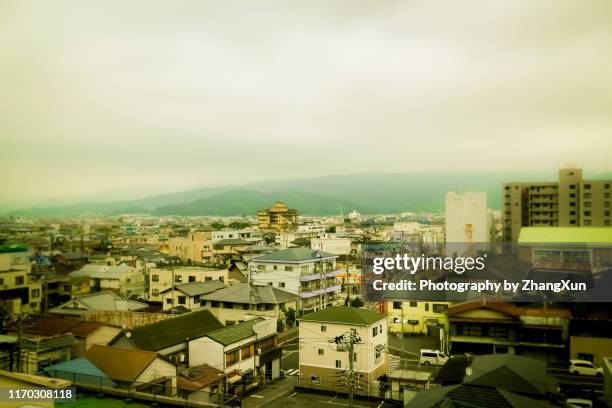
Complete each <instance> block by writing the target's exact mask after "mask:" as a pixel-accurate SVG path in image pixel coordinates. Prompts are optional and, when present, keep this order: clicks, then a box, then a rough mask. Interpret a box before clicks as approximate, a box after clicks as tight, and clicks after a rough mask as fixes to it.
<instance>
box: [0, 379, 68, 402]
mask: <svg viewBox="0 0 612 408" xmlns="http://www.w3.org/2000/svg"><path fill="white" fill-rule="evenodd" d="M70 385H71V383H70V381H67V380H61V379H57V378H47V377H43V376H39V375H32V374H23V373H14V372H9V371H4V370H0V386H2V387H3V388H4V389H13V390H37V389H41V388H43V389H52V390H53V389H57V390H60V389H65V388H68V387H70ZM26 406H27V407H44V408H53V407H54V406H55V402H54V401H53V400H39V401H36V403H35V404H34V403H24V402H23V401H19V402H3V403H2V407H7V408H13V407H15V408H16V407H26Z"/></svg>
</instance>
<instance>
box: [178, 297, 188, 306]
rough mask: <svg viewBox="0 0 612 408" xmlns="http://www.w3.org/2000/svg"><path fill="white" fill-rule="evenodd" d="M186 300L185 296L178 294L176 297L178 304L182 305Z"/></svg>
mask: <svg viewBox="0 0 612 408" xmlns="http://www.w3.org/2000/svg"><path fill="white" fill-rule="evenodd" d="M186 300H187V298H186V297H185V296H179V297H178V303H179V305H184V304H185V301H186Z"/></svg>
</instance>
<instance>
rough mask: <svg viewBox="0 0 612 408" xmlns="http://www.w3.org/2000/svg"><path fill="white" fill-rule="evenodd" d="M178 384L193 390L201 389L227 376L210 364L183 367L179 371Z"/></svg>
mask: <svg viewBox="0 0 612 408" xmlns="http://www.w3.org/2000/svg"><path fill="white" fill-rule="evenodd" d="M178 374H179V375H178V377H177V380H178V382H179V384H178V386H179V387H181V388H187V389H188V390H191V391H196V390H199V389H200V388H202V387H206V386H207V385H209V384H212V383H214V382H217V381H221V380H223V379H224V378H225V373H224V372H223V371H221V370H217V369H216V368H214V367H211V366H209V365H208V364H203V365H199V366H195V367H189V368H181V369H180V370H179V373H178ZM181 384H182V385H181Z"/></svg>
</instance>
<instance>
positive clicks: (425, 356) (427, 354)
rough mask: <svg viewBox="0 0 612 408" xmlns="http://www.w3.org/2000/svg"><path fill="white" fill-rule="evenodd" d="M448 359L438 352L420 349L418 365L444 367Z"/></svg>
mask: <svg viewBox="0 0 612 408" xmlns="http://www.w3.org/2000/svg"><path fill="white" fill-rule="evenodd" d="M448 359H449V357H448V356H447V355H446V354H444V353H443V352H441V351H440V350H429V349H422V350H421V357H420V359H419V364H423V365H427V366H428V365H439V366H440V365H444V364H445V363H446V362H447V361H448Z"/></svg>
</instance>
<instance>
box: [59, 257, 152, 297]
mask: <svg viewBox="0 0 612 408" xmlns="http://www.w3.org/2000/svg"><path fill="white" fill-rule="evenodd" d="M69 276H70V277H82V276H88V277H89V286H90V289H91V291H92V292H99V291H102V290H110V291H112V292H114V293H116V294H118V295H119V296H121V297H123V298H130V297H135V298H136V297H141V296H144V295H145V275H144V272H143V271H142V270H139V269H136V268H132V267H131V266H128V265H126V264H120V265H117V266H108V265H96V264H88V265H85V266H83V267H82V268H81V269H79V270H78V271H75V272H72V273H71V274H70V275H69Z"/></svg>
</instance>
